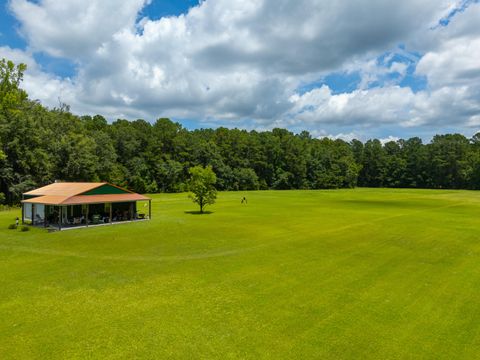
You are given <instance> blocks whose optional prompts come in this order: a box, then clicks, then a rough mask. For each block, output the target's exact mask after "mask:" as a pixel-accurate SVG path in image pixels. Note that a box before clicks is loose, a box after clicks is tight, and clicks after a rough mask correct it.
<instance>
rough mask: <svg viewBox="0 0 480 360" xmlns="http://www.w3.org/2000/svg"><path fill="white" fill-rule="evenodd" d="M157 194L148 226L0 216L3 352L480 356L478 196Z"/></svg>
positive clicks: (6, 355)
mask: <svg viewBox="0 0 480 360" xmlns="http://www.w3.org/2000/svg"><path fill="white" fill-rule="evenodd" d="M244 195H245V196H246V197H247V199H248V205H241V204H240V199H241V197H242V196H244ZM153 198H154V201H153V220H152V221H150V222H142V223H134V224H124V225H116V226H104V227H97V228H90V229H79V230H70V231H62V232H56V233H47V232H45V231H44V230H41V229H33V230H32V231H30V232H27V233H22V232H20V231H18V230H7V225H8V224H9V223H12V222H13V219H14V218H15V217H16V216H17V215H19V212H18V211H10V212H1V213H0V358H1V359H2V360H5V359H30V358H34V359H75V358H79V359H85V358H99V359H120V358H125V359H133V358H147V359H166V358H181V359H191V358H204V359H226V358H234V359H236V358H246V359H259V358H270V359H279V358H284V359H293V358H304V359H311V358H322V359H365V358H366V359H417V358H419V359H423V358H425V359H470V358H478V357H479V356H480V355H479V350H480V231H479V230H480V193H477V192H468V191H433V190H386V189H356V190H336V191H283V192H281V191H264V192H245V193H243V192H237V193H220V194H219V197H218V203H217V204H215V205H214V206H212V207H210V208H209V210H211V211H212V212H213V213H211V214H207V215H194V214H190V213H186V211H190V210H196V208H195V206H194V204H192V203H191V202H190V200H189V199H188V198H187V196H186V194H162V195H155V196H153Z"/></svg>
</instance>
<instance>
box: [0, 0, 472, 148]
mask: <svg viewBox="0 0 480 360" xmlns="http://www.w3.org/2000/svg"><path fill="white" fill-rule="evenodd" d="M0 4H1V9H2V11H0V57H7V58H10V59H12V60H14V61H16V62H20V61H21V62H26V63H27V65H28V69H29V70H28V71H27V73H26V75H25V80H24V83H23V86H24V87H25V89H26V90H27V91H28V92H29V94H30V96H31V97H32V98H35V99H39V100H40V101H41V102H42V103H44V104H45V105H46V106H56V105H57V104H58V101H59V100H60V101H63V102H66V103H68V104H70V105H71V109H72V111H73V112H75V113H77V114H95V113H100V114H103V115H104V116H106V117H107V118H108V119H109V120H114V119H116V118H127V119H136V118H144V119H146V120H149V121H154V120H155V119H156V118H158V117H164V116H167V117H171V118H172V119H174V120H177V121H180V122H182V123H183V124H184V125H185V126H187V127H189V128H197V127H207V126H212V127H216V126H227V127H241V128H246V129H257V130H263V129H271V128H273V127H286V128H289V129H291V130H292V131H301V130H304V129H306V130H308V131H310V132H311V133H312V134H313V135H314V136H319V137H322V136H329V137H332V138H344V139H346V140H349V139H351V138H354V137H357V138H360V139H363V140H365V139H368V138H371V137H378V138H384V139H387V138H389V139H390V138H399V137H410V136H417V135H418V136H421V137H423V138H424V139H426V140H428V139H429V138H430V137H431V136H433V135H434V134H436V133H445V132H461V133H464V134H466V135H472V134H474V133H476V132H477V131H478V130H479V128H480V105H479V104H480V99H479V98H480V85H479V84H480V64H479V62H478V60H477V59H478V58H479V57H480V30H479V29H478V28H479V27H478V23H479V22H480V10H479V8H480V4H479V0H453V1H449V0H435V1H434V0H424V1H422V2H418V1H416V0H405V1H403V2H397V1H384V2H380V3H379V2H374V3H372V2H370V1H367V0H365V1H358V2H354V3H352V2H350V1H348V0H338V1H337V2H336V3H335V6H331V5H330V4H329V3H327V2H318V1H315V0H298V1H287V0H276V1H275V0H205V1H202V2H200V3H199V2H198V1H193V0H180V1H172V0H153V1H145V0H125V1H122V2H121V3H119V2H118V1H116V0H88V1H87V0H69V1H65V2H62V6H61V7H60V6H58V2H55V1H53V0H36V1H33V0H30V1H29V0H10V1H5V0H3V1H0ZM119 4H120V5H119Z"/></svg>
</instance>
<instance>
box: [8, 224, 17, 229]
mask: <svg viewBox="0 0 480 360" xmlns="http://www.w3.org/2000/svg"><path fill="white" fill-rule="evenodd" d="M8 228H9V229H10V230H15V229H16V228H17V225H15V224H10V225H8Z"/></svg>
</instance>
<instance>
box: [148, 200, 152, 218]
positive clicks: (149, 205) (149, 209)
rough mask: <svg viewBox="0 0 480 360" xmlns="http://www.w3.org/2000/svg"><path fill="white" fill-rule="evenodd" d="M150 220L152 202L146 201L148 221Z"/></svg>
mask: <svg viewBox="0 0 480 360" xmlns="http://www.w3.org/2000/svg"><path fill="white" fill-rule="evenodd" d="M151 219H152V200H148V220H151Z"/></svg>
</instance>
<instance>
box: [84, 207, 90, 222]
mask: <svg viewBox="0 0 480 360" xmlns="http://www.w3.org/2000/svg"><path fill="white" fill-rule="evenodd" d="M89 208H90V205H89V204H87V215H86V216H85V225H87V227H88V210H89Z"/></svg>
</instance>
